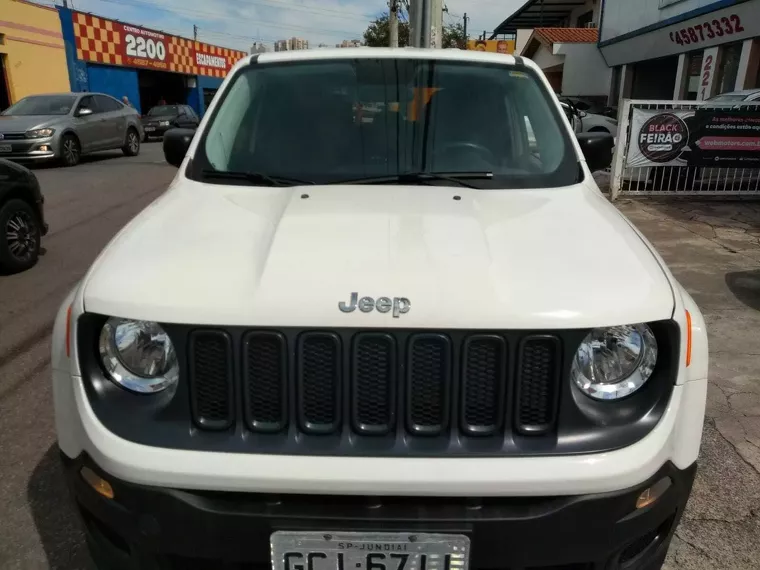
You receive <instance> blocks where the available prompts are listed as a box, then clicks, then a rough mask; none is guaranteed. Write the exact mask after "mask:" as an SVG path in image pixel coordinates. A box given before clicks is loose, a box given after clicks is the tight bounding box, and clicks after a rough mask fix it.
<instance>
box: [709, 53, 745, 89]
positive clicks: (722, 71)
mask: <svg viewBox="0 0 760 570" xmlns="http://www.w3.org/2000/svg"><path fill="white" fill-rule="evenodd" d="M741 57H742V42H736V43H733V44H728V45H726V46H724V47H723V51H722V53H721V56H720V67H719V69H718V76H717V77H716V80H717V82H718V86H717V89H716V90H715V94H716V95H720V94H721V93H728V92H729V91H734V89H735V88H736V76H737V75H738V74H739V60H740V59H741Z"/></svg>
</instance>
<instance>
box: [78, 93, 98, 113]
mask: <svg viewBox="0 0 760 570" xmlns="http://www.w3.org/2000/svg"><path fill="white" fill-rule="evenodd" d="M82 109H89V110H90V111H92V112H93V113H100V112H101V111H100V109H99V108H98V104H97V102H96V101H95V97H93V96H92V95H88V96H87V97H82V99H81V100H80V101H79V106H78V107H77V110H82Z"/></svg>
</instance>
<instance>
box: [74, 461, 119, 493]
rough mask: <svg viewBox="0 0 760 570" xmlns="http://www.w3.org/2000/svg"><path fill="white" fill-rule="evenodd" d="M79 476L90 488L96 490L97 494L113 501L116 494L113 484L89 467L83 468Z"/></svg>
mask: <svg viewBox="0 0 760 570" xmlns="http://www.w3.org/2000/svg"><path fill="white" fill-rule="evenodd" d="M79 474H80V475H81V476H82V479H84V480H85V481H86V482H87V484H88V485H89V486H90V487H92V488H93V489H95V492H96V493H98V494H99V495H102V496H103V497H105V498H106V499H113V497H114V493H113V487H111V484H110V483H109V482H108V481H106V480H105V479H103V478H102V477H101V476H100V475H98V474H97V473H95V472H94V471H93V470H92V469H90V468H89V467H82V469H81V470H80V471H79Z"/></svg>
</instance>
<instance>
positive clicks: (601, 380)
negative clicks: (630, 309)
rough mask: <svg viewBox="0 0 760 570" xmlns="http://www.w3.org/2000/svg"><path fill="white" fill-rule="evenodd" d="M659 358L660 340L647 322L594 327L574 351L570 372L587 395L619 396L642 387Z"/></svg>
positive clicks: (595, 396)
mask: <svg viewBox="0 0 760 570" xmlns="http://www.w3.org/2000/svg"><path fill="white" fill-rule="evenodd" d="M656 362H657V340H655V338H654V334H653V333H652V329H650V328H649V327H648V326H647V325H643V324H641V325H625V326H620V327H610V328H604V329H594V330H593V331H591V332H590V333H589V334H588V335H587V336H586V338H585V339H583V342H582V343H581V346H580V347H579V348H578V352H576V353H575V358H574V359H573V366H572V369H571V372H570V374H571V376H572V378H573V380H574V381H575V383H576V384H577V385H578V387H579V388H580V389H581V391H582V392H583V393H584V394H586V395H587V396H590V397H591V398H594V399H595V400H617V399H620V398H624V397H625V396H629V395H630V394H633V393H634V392H635V391H636V390H638V389H639V388H641V387H642V386H643V385H644V384H645V383H646V381H647V380H649V377H650V376H651V375H652V371H653V370H654V365H655V363H656Z"/></svg>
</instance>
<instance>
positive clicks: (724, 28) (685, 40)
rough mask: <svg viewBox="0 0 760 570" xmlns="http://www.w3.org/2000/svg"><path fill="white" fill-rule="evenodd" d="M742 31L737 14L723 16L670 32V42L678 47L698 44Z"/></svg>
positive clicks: (742, 27)
mask: <svg viewBox="0 0 760 570" xmlns="http://www.w3.org/2000/svg"><path fill="white" fill-rule="evenodd" d="M743 31H744V26H742V20H741V18H740V17H739V16H738V15H737V14H731V15H730V16H724V17H722V18H720V19H717V18H716V19H715V20H713V21H712V22H709V21H708V22H705V23H704V24H697V25H696V26H689V27H688V28H683V29H681V30H676V31H675V32H670V41H672V42H674V43H677V44H678V45H681V46H682V45H689V44H698V43H700V42H704V41H707V40H712V39H715V38H722V37H723V36H732V35H734V34H739V33H741V32H743Z"/></svg>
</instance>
